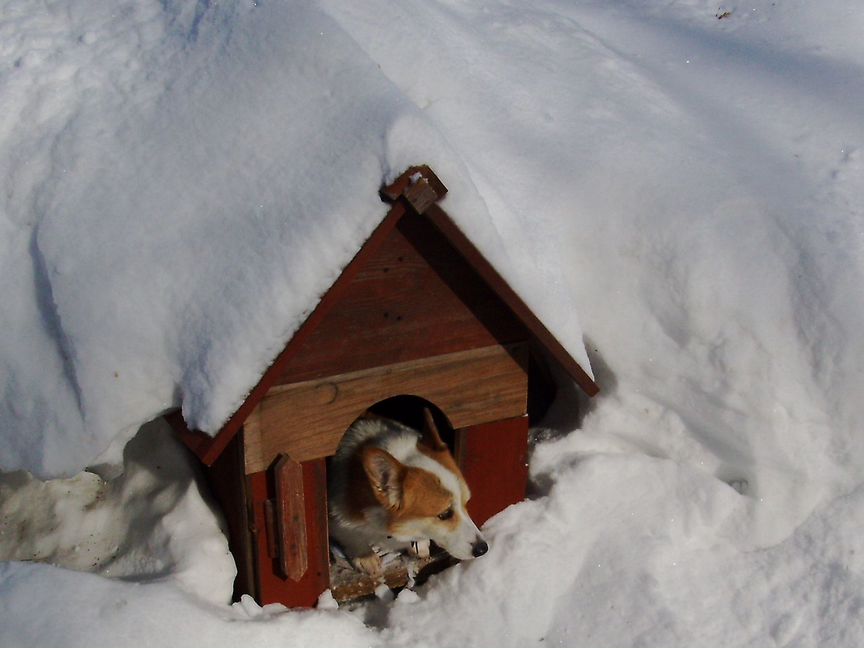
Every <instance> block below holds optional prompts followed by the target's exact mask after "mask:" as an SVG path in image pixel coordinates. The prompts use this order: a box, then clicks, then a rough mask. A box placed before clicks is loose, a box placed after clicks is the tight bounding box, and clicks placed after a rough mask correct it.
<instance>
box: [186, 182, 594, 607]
mask: <svg viewBox="0 0 864 648" xmlns="http://www.w3.org/2000/svg"><path fill="white" fill-rule="evenodd" d="M446 191H447V190H446V188H445V187H444V185H443V184H442V183H441V181H440V180H439V179H438V178H437V177H436V176H435V174H434V173H433V172H432V171H431V170H430V169H429V168H428V167H425V166H424V167H413V168H411V169H409V170H408V171H407V172H406V173H405V174H403V175H402V176H401V177H400V178H399V179H398V180H397V181H396V182H395V183H393V184H392V185H390V186H389V187H386V188H385V189H383V190H382V197H383V198H384V199H385V200H386V201H388V202H390V203H391V205H392V206H391V208H390V210H389V212H388V213H387V215H386V217H385V218H384V219H383V220H382V222H381V223H380V224H379V225H378V227H377V228H376V229H375V230H374V232H373V233H372V235H371V236H370V238H369V239H368V240H367V241H366V243H365V244H364V245H363V246H362V247H361V248H360V250H359V251H358V252H357V254H356V255H355V257H354V258H353V260H352V261H351V262H350V263H349V264H348V265H347V266H346V267H345V269H344V271H343V272H342V274H341V275H340V276H339V278H338V279H337V280H336V282H335V283H334V284H333V285H332V287H331V288H330V289H329V290H328V291H327V293H326V294H325V295H324V296H323V298H322V299H321V300H320V302H319V303H318V305H317V307H316V308H315V309H314V311H313V312H312V313H311V314H310V315H309V316H308V318H307V319H306V321H305V322H304V323H303V325H302V326H301V327H300V328H299V329H298V330H297V332H296V333H295V335H294V336H293V338H292V339H291V340H290V341H289V342H288V344H287V345H286V346H285V348H284V350H283V351H282V352H281V353H280V354H279V356H278V357H277V358H275V359H274V361H273V364H272V365H271V366H270V368H269V369H268V370H267V371H266V373H265V374H264V376H263V377H262V378H261V380H260V382H259V383H258V385H257V386H256V387H255V388H254V389H253V390H252V391H251V393H250V394H249V396H248V397H247V399H246V400H245V402H244V403H243V404H242V406H241V407H240V408H239V409H238V410H237V411H236V412H235V413H234V415H233V416H232V417H231V418H230V419H229V420H228V422H227V423H226V424H225V425H224V427H223V428H222V430H221V431H220V432H219V433H218V434H217V435H215V436H213V437H211V436H209V435H206V434H204V433H201V432H197V431H193V430H189V429H188V428H187V427H186V425H185V424H184V422H183V419H182V417H181V416H180V415H179V413H178V414H174V415H172V417H171V419H172V423H173V424H174V426H175V428H176V429H177V430H178V433H179V435H180V437H181V438H182V439H183V441H184V443H186V445H187V446H188V447H189V448H190V449H191V450H192V451H193V452H194V453H195V454H196V455H197V456H198V457H199V458H200V459H201V461H202V462H203V463H204V464H205V465H206V466H207V467H208V479H209V482H210V484H211V487H212V490H213V492H214V494H215V496H216V498H217V499H218V501H219V503H220V505H221V506H222V509H223V511H224V514H225V518H226V521H227V525H228V528H229V534H230V537H229V543H230V547H231V551H232V553H233V555H234V558H235V560H236V563H237V569H238V576H237V581H236V587H235V595H238V596H239V595H240V594H242V593H249V594H252V595H253V596H254V597H255V598H256V600H257V601H258V602H259V603H261V604H265V603H270V602H277V601H278V602H281V603H284V604H285V605H288V606H312V605H314V604H315V602H316V600H317V598H318V596H319V594H320V593H321V592H323V591H324V590H325V589H327V588H328V587H329V585H330V558H329V547H328V535H327V478H326V471H327V458H328V457H330V456H332V455H333V454H334V453H335V451H336V448H337V446H338V444H339V441H340V439H341V437H342V435H343V434H344V433H345V431H346V430H347V429H348V428H349V426H350V425H351V424H352V423H353V422H354V421H355V420H356V419H357V418H358V417H359V416H361V415H362V414H363V413H364V412H365V411H367V410H368V409H370V408H374V407H375V406H376V404H378V405H380V404H382V403H384V404H388V403H389V404H390V405H394V404H395V405H396V406H397V408H398V407H402V408H403V409H405V408H408V409H410V408H411V407H412V404H414V403H418V404H423V405H424V406H428V405H431V406H433V409H434V410H435V412H436V415H437V417H439V419H440V420H441V422H442V423H443V424H444V425H446V426H447V427H449V428H450V429H451V430H452V431H453V433H452V443H453V452H454V456H455V457H456V459H457V461H458V462H459V464H460V467H461V469H462V471H463V474H464V475H465V478H466V481H467V482H468V484H469V486H470V488H471V490H472V499H471V501H470V502H469V507H468V508H469V513H470V514H471V516H472V517H473V518H474V520H475V521H476V522H477V523H478V525H480V524H482V523H483V522H484V521H485V520H486V519H488V518H489V517H490V516H492V515H494V514H495V513H497V512H498V511H501V510H502V509H504V508H505V507H507V506H508V505H510V504H512V503H514V502H517V501H520V500H521V499H523V497H524V495H525V486H526V479H527V467H526V451H527V434H528V423H529V417H528V415H529V400H530V401H531V409H534V408H535V403H539V404H540V405H538V406H537V407H541V406H542V401H543V400H544V398H545V399H546V400H547V401H548V400H549V399H550V389H553V388H554V382H553V381H551V380H550V379H549V378H548V375H544V372H543V370H542V368H543V363H544V360H543V359H544V358H546V359H552V360H553V361H554V362H557V363H558V364H559V365H560V366H561V367H562V368H563V369H564V370H565V371H566V372H567V373H568V374H569V375H570V376H571V377H572V378H573V379H574V380H575V381H576V383H577V384H578V385H580V386H581V388H582V389H583V390H584V391H585V392H586V393H587V394H588V395H594V394H595V393H596V392H597V386H596V385H595V384H594V382H593V381H592V379H591V378H590V377H589V375H588V374H587V373H586V372H585V371H584V370H583V369H582V367H580V366H579V364H578V363H577V362H576V361H575V360H574V359H573V358H572V357H571V355H570V354H569V353H567V351H566V350H565V349H564V347H563V346H562V345H561V344H560V343H559V342H558V341H557V340H556V338H555V337H554V335H553V334H552V333H551V332H550V331H549V330H548V329H547V328H546V327H545V326H544V325H543V324H542V322H540V321H539V319H538V318H537V317H536V316H535V315H534V314H533V313H532V312H531V310H530V309H529V308H528V307H527V306H526V305H525V303H524V302H523V301H522V300H521V299H520V298H519V296H518V295H516V293H515V292H514V291H513V290H512V289H511V288H510V287H509V286H508V285H507V283H506V282H505V281H504V280H503V279H502V278H501V276H500V275H499V274H498V272H497V271H496V270H495V269H494V268H493V267H492V266H491V265H490V264H489V262H488V261H487V260H486V259H485V258H484V257H483V255H482V254H481V253H480V252H479V251H478V250H477V248H476V247H475V246H474V245H473V244H472V243H471V241H470V240H468V238H467V237H466V236H465V235H464V234H463V233H462V232H461V231H460V230H459V229H458V227H457V226H456V225H455V224H454V222H453V221H452V220H451V219H450V217H449V216H448V215H447V214H446V213H445V212H444V211H443V210H442V209H441V208H440V207H439V206H438V205H437V204H436V203H437V201H438V200H439V199H440V198H442V197H443V196H444V194H445V193H446ZM529 388H530V393H531V396H530V397H529ZM532 413H534V412H532Z"/></svg>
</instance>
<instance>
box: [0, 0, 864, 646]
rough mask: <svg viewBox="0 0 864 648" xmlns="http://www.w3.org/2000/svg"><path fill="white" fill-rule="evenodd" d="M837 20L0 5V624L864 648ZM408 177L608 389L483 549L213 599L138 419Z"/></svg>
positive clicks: (862, 241)
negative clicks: (432, 571)
mask: <svg viewBox="0 0 864 648" xmlns="http://www.w3.org/2000/svg"><path fill="white" fill-rule="evenodd" d="M859 4H860V3H858V2H856V1H855V0H822V1H820V2H810V1H806V0H786V1H784V2H782V3H780V2H771V1H769V0H751V1H750V2H748V3H747V4H724V5H721V6H718V5H717V4H716V2H706V1H703V0H678V1H676V0H645V1H642V0H639V1H637V0H630V1H627V0H617V1H600V0H597V1H589V0H579V1H570V2H565V1H563V0H561V1H559V2H555V1H552V0H549V1H539V2H532V3H520V2H504V1H495V0H491V1H488V2H479V1H478V2H459V1H454V0H439V1H438V2H429V1H428V0H427V1H424V2H420V1H419V0H416V1H413V0H406V1H405V2H400V3H392V2H384V1H381V0H369V1H367V2H362V3H358V2H351V1H350V0H331V1H329V2H326V3H325V2H321V3H316V2H276V1H271V2H260V1H259V2H257V3H255V2H244V3H215V2H212V3H211V2H204V1H201V2H197V3H195V2H174V1H171V0H166V1H163V2H155V1H154V2H116V1H112V2H108V1H107V0H106V1H104V2H94V1H92V0H86V1H85V0H72V1H65V2H52V1H45V2H41V3H38V4H37V3H34V2H31V1H29V0H2V1H0V105H2V107H3V110H2V111H0V185H2V192H0V276H2V281H0V297H2V303H3V308H2V309H0V377H2V387H3V392H2V400H0V467H2V469H3V470H6V471H7V472H5V473H3V474H0V558H4V559H7V560H9V561H10V562H6V563H0V645H2V646H102V645H129V646H135V645H142V646H143V645H156V644H161V645H170V646H201V645H208V646H223V645H224V646H236V645H240V644H241V642H242V643H243V644H244V645H262V646H267V645H274V646H275V645H279V646H283V645H288V646H294V645H296V646H305V645H327V646H368V645H379V646H466V645H472V646H526V645H563V646H692V645H702V646H724V647H727V646H760V647H761V646H773V645H777V646H817V645H825V646H860V645H864V558H862V556H864V540H862V538H861V534H860V529H861V528H862V525H864V437H862V435H861V434H860V431H859V425H858V421H859V420H864V416H862V415H864V411H862V410H864V401H862V399H861V397H860V394H861V393H864V373H862V369H861V367H862V366H864V335H862V334H861V333H860V329H861V323H862V322H864V298H862V295H861V291H860V285H861V284H862V272H864V207H862V205H864V108H862V106H864V41H862V40H861V38H860V34H861V33H864V8H861V7H860V6H859ZM417 162H428V163H430V164H431V165H432V166H433V168H435V169H436V171H437V172H438V173H439V175H441V177H442V179H443V180H444V182H445V183H446V184H447V185H448V187H449V188H450V190H451V193H450V194H449V195H448V197H447V198H446V201H447V202H446V204H445V207H447V209H448V211H450V212H451V213H452V214H453V215H454V217H456V218H458V219H459V222H460V225H461V226H462V227H463V228H464V229H465V230H466V231H467V232H468V233H469V235H470V236H471V237H472V238H473V239H474V240H475V241H476V242H477V243H478V245H479V246H480V247H481V248H482V249H483V251H484V252H485V253H486V254H487V255H488V256H489V257H490V258H491V259H492V260H493V261H494V262H495V263H496V265H497V266H498V267H499V268H500V269H501V271H502V272H503V273H504V274H505V275H506V276H507V278H508V279H509V280H510V281H511V283H512V284H513V285H514V287H515V288H516V289H517V290H518V291H519V292H520V293H521V294H522V295H523V297H524V298H525V299H526V300H527V301H529V303H530V305H531V306H532V307H533V308H535V310H536V311H537V312H538V313H539V314H540V315H541V316H542V318H543V319H544V321H546V322H547V324H549V325H550V327H551V328H552V329H553V330H554V331H555V332H556V334H558V335H559V336H560V337H561V338H562V341H563V342H565V344H567V345H568V347H569V348H570V349H571V350H573V352H574V353H577V354H582V353H583V351H582V348H581V345H582V340H583V335H584V341H585V346H586V348H587V353H588V355H589V356H590V359H591V365H592V368H593V370H594V374H595V376H596V378H597V380H598V383H599V384H600V386H601V389H602V390H603V391H602V393H601V395H600V396H598V397H597V398H596V399H595V400H594V401H593V402H592V403H591V404H590V405H589V406H588V408H587V413H586V414H584V416H583V417H579V418H577V417H576V416H575V414H574V404H575V401H576V398H577V397H576V396H575V389H574V390H572V393H571V392H570V391H568V390H565V393H564V394H563V395H562V397H561V398H560V399H559V401H558V402H557V403H556V406H555V408H554V410H553V412H551V414H550V416H549V420H548V421H547V422H546V424H547V427H548V428H549V429H548V430H546V431H541V432H540V433H539V434H538V436H539V437H541V438H544V439H546V440H544V441H543V442H542V443H540V444H539V445H538V446H537V447H536V449H535V452H534V455H533V457H532V461H531V471H532V477H533V480H534V484H535V486H534V492H535V496H534V498H533V499H532V500H530V501H526V502H524V503H522V504H519V505H517V506H514V507H511V508H509V509H507V510H506V511H504V512H502V513H501V514H500V515H498V516H497V517H495V518H494V519H493V520H491V521H490V522H489V523H488V524H487V525H486V527H485V529H484V533H485V534H486V535H487V536H488V537H489V539H490V544H491V550H490V552H489V554H487V555H486V556H484V557H482V558H481V559H479V560H476V561H472V562H471V563H466V564H463V565H460V566H458V567H456V568H454V569H451V570H448V571H447V572H445V573H443V574H441V575H440V576H439V577H437V578H435V579H433V581H431V582H430V583H429V584H427V585H426V586H425V587H423V588H421V589H419V590H418V591H417V592H416V593H413V592H406V593H403V594H402V595H401V596H400V597H399V598H398V599H397V600H396V602H395V603H393V604H391V605H383V604H372V605H368V606H366V607H364V608H361V609H358V610H355V611H353V612H346V611H344V610H333V609H326V608H327V606H322V608H324V609H319V610H315V611H305V612H294V611H285V610H283V609H281V608H279V607H278V606H271V607H267V608H265V609H263V610H262V609H260V608H258V607H257V606H256V605H254V603H252V602H251V601H248V600H246V601H243V602H241V603H239V604H236V605H233V606H231V605H229V604H228V600H229V598H230V592H231V579H232V577H233V569H234V568H233V563H232V561H231V558H230V555H229V554H227V552H226V544H225V540H224V538H223V537H222V535H221V534H220V532H219V527H218V521H217V519H216V517H215V516H214V514H213V513H212V511H211V509H210V507H209V506H208V504H207V501H206V499H205V498H204V497H203V496H202V495H201V492H200V490H199V486H198V482H197V479H196V475H195V471H194V468H193V467H191V466H190V464H189V462H188V460H187V456H186V455H185V454H184V453H183V451H182V450H181V449H180V447H179V445H178V444H177V443H176V442H175V441H173V440H172V439H171V438H170V434H169V433H168V432H167V430H166V429H165V427H164V425H163V424H161V423H159V422H158V421H157V422H155V423H152V424H150V425H147V426H145V427H144V428H143V429H142V430H141V431H140V432H139V428H140V427H141V425H142V424H144V423H146V422H147V421H149V420H151V419H154V418H155V417H157V416H158V415H159V414H160V413H162V412H164V411H166V410H168V409H170V408H172V407H176V406H178V405H181V404H182V407H183V411H184V414H185V415H186V416H187V418H188V420H190V421H191V422H192V423H193V424H195V425H198V426H200V427H202V428H204V429H207V430H210V431H213V430H215V429H217V428H218V426H219V424H220V423H221V422H222V421H223V420H224V418H225V417H226V416H227V415H229V414H230V413H231V410H232V409H233V408H234V407H236V405H237V402H238V400H239V399H241V398H242V395H243V393H244V390H246V389H248V388H249V387H250V386H251V385H252V384H254V382H255V380H256V378H257V376H258V375H259V374H260V372H261V371H262V369H263V368H264V367H265V366H266V364H267V362H269V360H270V359H271V358H272V355H273V353H274V350H278V348H279V347H280V345H281V344H283V343H284V341H285V340H286V339H287V338H288V337H290V334H291V331H292V330H293V329H294V328H295V327H296V325H297V322H298V321H300V320H301V319H302V317H303V315H304V313H305V312H306V311H307V310H308V308H309V307H310V304H313V303H314V301H315V298H316V296H317V295H319V294H320V292H321V291H322V290H323V289H325V288H326V287H327V286H328V285H329V284H330V282H331V281H332V280H333V278H334V277H335V276H336V275H337V274H338V271H339V268H340V267H341V265H342V264H344V263H345V262H346V261H347V259H348V258H350V256H351V254H352V253H353V252H354V251H355V250H356V247H357V245H358V244H359V242H362V240H363V239H364V237H365V236H366V234H367V233H368V232H369V231H370V229H371V227H373V226H374V225H375V223H376V220H377V219H378V218H380V216H381V215H382V213H383V209H384V207H383V206H382V205H381V204H380V203H379V202H378V200H377V197H376V195H375V189H376V188H377V186H378V185H379V184H380V183H381V182H382V181H383V180H385V179H388V178H392V177H393V176H394V175H395V174H396V173H398V172H400V171H401V170H402V169H403V168H404V167H406V166H408V165H409V164H412V163H417ZM349 206H350V209H349ZM577 309H578V318H577V316H576V310H577ZM136 434H137V436H136ZM133 437H134V440H133V441H131V442H130V443H128V444H127V441H128V440H129V439H132V438H133ZM121 461H122V464H123V466H124V471H123V474H122V476H114V477H113V479H110V480H109V481H103V478H102V477H98V476H96V475H94V474H92V473H79V472H78V471H80V469H81V468H82V467H84V466H86V465H95V464H99V465H100V467H101V470H100V471H99V472H100V474H102V475H103V476H104V477H108V476H113V475H115V474H116V472H117V471H116V470H111V469H110V465H109V464H112V463H113V464H117V463H118V462H121ZM16 469H27V470H30V471H31V472H33V473H35V474H37V475H39V476H41V477H50V476H57V477H68V479H58V480H53V481H48V482H41V481H38V480H36V479H35V478H33V477H30V476H29V475H27V474H26V473H24V472H20V471H18V472H13V471H15V470H16ZM75 473H78V474H75ZM73 475H74V476H73ZM33 559H37V560H39V561H44V563H43V562H39V563H37V562H19V561H30V560H33ZM55 565H56V566H55ZM73 570H82V571H73ZM85 572H93V573H85Z"/></svg>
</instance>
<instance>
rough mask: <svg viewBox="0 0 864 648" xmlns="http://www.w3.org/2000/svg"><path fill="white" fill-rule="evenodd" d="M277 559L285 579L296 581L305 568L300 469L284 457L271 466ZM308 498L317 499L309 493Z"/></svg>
mask: <svg viewBox="0 0 864 648" xmlns="http://www.w3.org/2000/svg"><path fill="white" fill-rule="evenodd" d="M273 478H274V485H275V489H276V497H275V500H274V502H275V513H276V532H277V534H276V535H277V538H276V542H277V559H278V563H279V569H280V572H281V574H282V576H284V577H285V578H290V579H291V580H294V581H298V580H300V579H301V578H302V577H303V575H304V574H305V573H306V569H307V568H308V559H307V554H308V552H307V547H306V516H305V514H304V511H305V508H304V507H305V503H304V502H305V494H304V489H303V467H302V466H301V465H300V464H299V463H298V462H296V461H294V460H293V459H291V457H289V456H288V455H286V454H283V455H280V456H279V458H278V459H277V460H276V463H275V464H274V465H273ZM310 497H319V494H318V493H310Z"/></svg>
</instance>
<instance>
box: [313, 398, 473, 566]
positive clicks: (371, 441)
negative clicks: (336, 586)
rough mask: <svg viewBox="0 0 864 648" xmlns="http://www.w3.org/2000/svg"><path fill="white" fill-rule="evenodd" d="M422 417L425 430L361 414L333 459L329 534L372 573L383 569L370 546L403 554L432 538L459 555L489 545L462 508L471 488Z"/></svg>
mask: <svg viewBox="0 0 864 648" xmlns="http://www.w3.org/2000/svg"><path fill="white" fill-rule="evenodd" d="M423 414H424V419H425V424H424V426H423V427H424V429H423V432H422V433H421V432H418V431H417V430H414V429H412V428H410V427H407V426H405V425H402V424H401V423H398V422H396V421H392V420H390V419H386V418H381V417H377V416H372V415H367V416H364V417H362V418H360V419H358V420H357V421H355V422H354V424H353V425H352V426H351V427H350V428H349V429H348V431H347V432H346V433H345V436H344V437H343V439H342V442H341V444H340V446H339V449H338V450H337V451H336V454H335V455H334V457H333V459H332V461H331V464H330V470H329V477H328V488H329V496H328V500H329V517H330V537H331V539H332V540H334V541H335V542H336V543H337V544H338V545H339V546H340V547H341V548H342V550H343V551H344V553H345V555H346V557H347V558H348V559H349V560H350V561H351V563H352V564H353V565H354V566H355V568H357V569H360V570H361V571H364V572H366V573H367V574H370V575H373V576H377V575H380V574H381V573H382V564H381V558H380V557H379V556H378V555H377V554H376V553H375V551H374V549H373V546H375V547H379V548H381V549H384V550H388V551H403V550H410V549H411V547H412V543H413V544H414V546H415V547H416V546H418V545H419V546H421V547H422V546H424V545H425V546H426V547H428V543H429V540H432V541H434V542H435V544H437V545H438V546H440V547H441V548H442V549H444V550H445V551H447V552H448V553H449V554H450V555H451V556H453V557H454V558H458V559H460V560H469V559H471V558H477V557H479V556H482V555H483V554H485V553H486V552H487V551H488V549H489V545H488V544H487V543H486V541H485V540H484V538H483V536H482V535H481V533H480V530H479V529H478V528H477V525H476V524H474V522H473V521H472V520H471V517H470V516H469V515H468V512H467V511H466V510H465V506H466V504H467V502H468V500H469V499H470V497H471V492H470V491H469V490H468V485H467V484H466V483H465V479H464V477H463V476H462V473H461V472H460V471H459V468H458V467H457V466H456V462H455V461H454V459H453V456H452V455H451V454H450V451H449V450H448V448H447V445H446V444H445V443H444V442H443V441H441V436H440V434H439V432H438V429H437V427H436V426H435V421H434V420H433V418H432V414H431V412H430V411H429V410H428V409H426V410H425V411H424V413H423Z"/></svg>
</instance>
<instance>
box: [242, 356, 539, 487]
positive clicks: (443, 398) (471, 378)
mask: <svg viewBox="0 0 864 648" xmlns="http://www.w3.org/2000/svg"><path fill="white" fill-rule="evenodd" d="M527 360H528V356H527V348H526V345H524V344H518V345H514V346H512V347H506V348H505V347H502V346H497V345H496V346H489V347H484V348H482V349H474V350H471V351H461V352H457V353H451V354H446V355H442V356H436V357H433V358H424V359H422V360H414V361H410V362H404V363H397V364H393V365H388V366H385V367H377V368H375V369H366V370H362V371H356V372H352V373H347V374H341V375H338V376H332V377H328V378H326V379H322V380H312V381H305V382H301V383H295V384H293V385H282V386H278V387H275V388H273V390H271V392H270V394H268V395H267V397H266V398H265V399H264V400H263V401H261V403H260V404H259V410H260V411H259V412H258V413H256V415H255V417H254V421H255V424H254V425H247V426H246V427H245V428H244V430H245V437H246V472H247V473H254V472H258V471H259V470H263V468H265V467H266V466H268V465H269V464H270V463H271V462H272V461H273V459H274V458H275V457H276V456H277V455H278V454H280V453H287V454H290V455H291V456H292V457H294V458H295V459H297V460H299V461H305V460H307V459H314V458H319V457H328V456H331V455H333V454H334V453H335V452H336V448H337V446H338V445H339V441H340V440H341V438H342V435H343V434H344V433H345V431H346V430H347V429H348V427H349V426H350V425H351V423H353V422H354V420H355V419H357V417H359V416H360V415H361V414H362V413H363V412H364V411H366V409H368V408H369V407H371V406H372V405H374V404H375V403H376V402H378V401H381V400H384V399H386V398H391V397H393V396H398V395H412V396H419V397H421V398H424V399H426V400H428V401H429V402H431V403H433V404H435V405H436V406H437V407H439V408H440V409H441V411H442V412H443V413H444V415H445V416H446V417H447V419H448V420H449V421H450V423H451V424H452V425H453V426H454V427H457V428H460V427H465V426H469V425H475V424H478V423H483V422H486V421H490V420H497V419H502V418H510V417H513V416H521V415H523V414H525V412H526V408H527V389H528V384H527V381H528V378H527ZM250 420H252V419H250Z"/></svg>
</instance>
